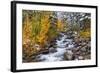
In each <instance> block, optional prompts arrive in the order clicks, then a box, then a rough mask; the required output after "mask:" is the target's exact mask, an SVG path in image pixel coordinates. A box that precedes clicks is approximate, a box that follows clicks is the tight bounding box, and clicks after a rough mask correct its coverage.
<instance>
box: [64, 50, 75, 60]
mask: <svg viewBox="0 0 100 73" xmlns="http://www.w3.org/2000/svg"><path fill="white" fill-rule="evenodd" d="M64 59H65V60H74V56H73V52H72V50H67V51H66V52H65V53H64Z"/></svg>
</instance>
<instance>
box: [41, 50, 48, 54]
mask: <svg viewBox="0 0 100 73" xmlns="http://www.w3.org/2000/svg"><path fill="white" fill-rule="evenodd" d="M48 53H49V50H43V51H41V54H48Z"/></svg>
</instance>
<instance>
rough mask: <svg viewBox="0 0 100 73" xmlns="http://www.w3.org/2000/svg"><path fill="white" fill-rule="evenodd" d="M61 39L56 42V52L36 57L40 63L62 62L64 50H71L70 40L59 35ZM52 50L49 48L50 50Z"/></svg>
mask: <svg viewBox="0 0 100 73" xmlns="http://www.w3.org/2000/svg"><path fill="white" fill-rule="evenodd" d="M61 35H62V37H60V40H56V44H57V48H54V49H56V52H49V53H48V54H40V55H38V59H39V60H41V61H42V62H45V61H46V62H54V61H63V59H64V53H65V52H66V49H70V48H73V47H74V45H73V44H72V39H67V36H66V35H64V34H63V33H61ZM51 49H52V48H49V50H51Z"/></svg>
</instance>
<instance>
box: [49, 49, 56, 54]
mask: <svg viewBox="0 0 100 73" xmlns="http://www.w3.org/2000/svg"><path fill="white" fill-rule="evenodd" d="M49 52H50V53H55V52H57V50H56V48H50V49H49Z"/></svg>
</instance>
